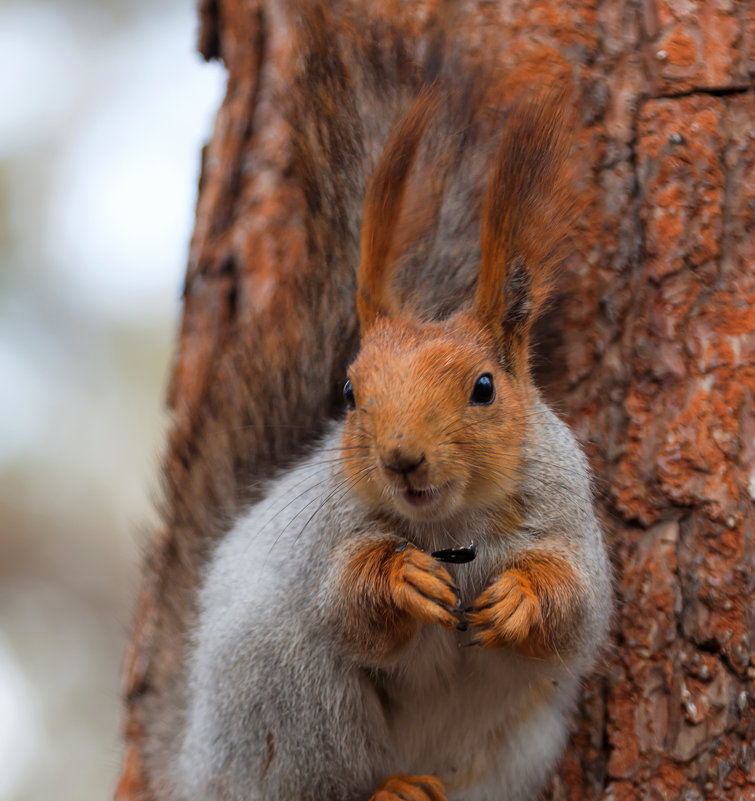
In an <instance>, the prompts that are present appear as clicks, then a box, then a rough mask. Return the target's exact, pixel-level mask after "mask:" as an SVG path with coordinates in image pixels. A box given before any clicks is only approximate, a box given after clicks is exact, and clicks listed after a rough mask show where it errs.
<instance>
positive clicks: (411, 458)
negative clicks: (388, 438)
mask: <svg viewBox="0 0 755 801" xmlns="http://www.w3.org/2000/svg"><path fill="white" fill-rule="evenodd" d="M381 461H382V462H383V467H384V468H385V469H386V470H390V471H391V472H392V473H400V474H401V475H404V476H408V475H409V473H411V472H413V471H414V470H416V469H417V468H418V467H419V466H420V465H421V464H422V463H423V462H424V461H425V454H424V453H421V454H420V455H419V456H417V455H416V454H410V453H402V452H401V451H400V450H399V449H398V448H394V449H393V450H392V451H391V452H390V453H389V454H387V456H383V457H382V459H381Z"/></svg>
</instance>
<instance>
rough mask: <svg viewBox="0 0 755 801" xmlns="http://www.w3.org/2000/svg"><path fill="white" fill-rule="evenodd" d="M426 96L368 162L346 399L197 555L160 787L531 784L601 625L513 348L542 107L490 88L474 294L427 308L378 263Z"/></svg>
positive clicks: (540, 174) (597, 557)
mask: <svg viewBox="0 0 755 801" xmlns="http://www.w3.org/2000/svg"><path fill="white" fill-rule="evenodd" d="M447 101H448V98H447V97H446V96H445V95H444V93H443V90H442V88H439V86H438V85H434V86H431V87H429V88H427V87H426V88H424V89H422V90H421V91H420V92H419V94H418V96H417V98H416V100H415V101H414V103H413V104H412V105H411V107H410V108H409V110H408V111H407V113H406V114H405V115H404V116H403V118H402V119H401V120H400V121H399V122H398V123H397V124H396V125H395V126H394V127H393V129H392V130H391V133H390V135H389V136H388V139H387V142H386V145H385V148H384V150H383V153H382V156H381V157H380V158H379V160H378V162H377V165H376V167H375V170H374V172H373V174H372V176H371V178H370V179H369V181H368V183H367V186H366V190H365V193H364V203H363V215H362V227H361V250H360V257H359V266H358V273H357V297H356V306H357V314H358V320H359V326H360V332H361V342H360V349H359V352H358V355H357V357H356V359H355V360H354V361H353V362H352V364H351V366H350V367H349V370H348V377H347V380H346V383H345V386H344V400H345V405H346V410H345V418H344V419H343V420H342V421H340V422H337V423H335V424H333V426H332V427H331V429H330V430H329V431H328V433H327V434H326V435H325V437H324V438H323V439H322V440H321V442H320V443H319V444H318V445H316V446H315V447H314V449H313V450H312V452H311V453H310V454H309V455H308V456H307V457H305V458H304V459H303V460H302V461H301V462H300V463H298V464H297V465H295V466H293V467H292V468H290V469H287V470H285V471H283V472H282V473H281V474H280V475H279V476H278V477H277V478H274V479H273V480H272V481H271V482H270V483H269V485H268V487H267V490H266V492H265V494H264V497H263V499H262V500H260V501H259V502H257V503H256V504H255V505H253V506H252V507H251V508H249V509H248V510H247V511H246V512H245V513H244V514H243V515H242V516H241V517H240V518H239V519H238V520H237V521H236V523H235V524H234V525H233V527H232V528H231V529H230V530H229V531H228V533H227V534H225V536H224V537H223V538H222V540H221V541H220V543H219V544H218V546H217V547H216V549H215V551H214V553H213V554H212V556H211V557H210V559H209V562H208V564H207V567H206V572H205V574H204V579H203V582H202V586H201V588H200V591H199V597H198V620H197V624H196V627H195V631H194V635H193V640H192V644H191V647H190V654H189V658H188V665H189V674H190V675H189V684H188V687H189V691H188V694H187V697H188V700H187V708H186V712H185V720H184V724H183V731H182V733H181V735H180V738H179V742H178V744H177V756H176V758H175V765H174V770H173V777H172V783H173V785H174V790H173V796H172V797H173V798H174V799H176V801H199V800H200V799H201V800H202V801H216V800H217V801H220V799H224V801H241V799H244V801H256V800H257V799H259V800H260V801H261V799H265V801H365V800H366V799H370V800H371V801H444V799H448V800H449V801H454V800H455V799H459V801H462V799H463V801H493V799H506V801H520V800H521V801H524V799H532V798H535V797H537V794H538V793H539V792H540V790H541V789H542V787H543V785H544V784H545V782H546V781H547V779H548V777H549V774H550V773H551V771H552V769H553V767H554V765H555V763H556V760H557V759H558V757H559V754H560V752H561V750H562V748H563V746H564V743H565V740H566V737H567V734H568V724H567V719H568V715H569V711H570V709H571V708H572V707H573V705H574V703H575V701H576V697H577V693H578V690H579V686H580V681H581V679H582V678H583V677H584V676H585V674H586V672H587V671H588V670H590V668H591V667H592V666H593V665H594V663H595V661H596V659H597V658H598V656H599V654H600V651H601V648H602V646H603V645H604V643H605V639H606V636H607V629H608V622H609V618H610V614H611V607H612V601H611V582H610V576H609V567H608V559H607V556H606V550H605V546H604V542H603V536H602V532H601V528H600V526H599V524H598V522H597V520H596V516H595V512H594V509H593V504H592V500H591V489H590V472H589V468H588V465H587V463H586V459H585V457H584V455H583V453H582V451H581V450H580V448H579V446H578V444H577V443H576V441H575V439H574V437H573V435H572V434H571V432H570V430H569V429H568V427H567V426H566V425H565V424H564V423H563V422H562V421H561V420H560V419H559V418H558V417H557V416H556V415H555V414H554V413H553V412H552V411H551V410H550V409H549V408H548V406H547V405H546V404H545V403H544V402H543V400H542V399H541V397H540V394H539V392H538V390H537V388H536V386H535V384H534V381H533V378H532V374H531V366H530V343H529V339H530V329H531V326H532V324H533V321H534V320H535V319H536V317H537V315H538V314H539V313H540V312H541V310H542V309H543V307H544V304H545V303H546V301H547V298H548V294H549V288H550V285H551V282H552V276H553V270H554V267H555V264H556V262H557V261H558V258H559V257H558V253H559V246H560V240H561V238H562V236H563V233H564V230H565V228H566V226H568V207H569V200H568V195H569V193H568V191H567V187H566V183H567V177H566V168H565V164H566V160H567V154H568V149H569V146H568V137H567V136H566V134H565V133H564V127H565V126H564V124H563V120H562V114H561V111H560V108H559V104H558V103H557V102H554V101H549V100H547V99H545V100H544V99H542V98H541V99H535V100H531V101H529V102H520V103H517V104H514V105H513V106H512V107H511V108H510V109H509V110H508V113H507V114H506V117H505V120H504V123H503V126H502V127H503V130H502V132H501V133H500V136H499V139H498V142H497V146H496V149H495V152H494V155H493V157H492V160H491V164H490V168H489V172H488V177H487V188H486V190H485V191H484V196H483V199H482V201H481V210H480V212H479V220H480V235H479V259H480V269H479V275H478V276H477V283H476V289H475V291H474V296H473V300H472V301H471V303H470V304H468V305H467V306H462V307H461V308H459V309H458V310H457V311H454V312H453V313H450V314H448V315H447V316H445V317H443V318H440V319H438V318H437V317H436V318H431V317H430V316H429V315H428V314H427V313H425V311H424V310H423V309H422V308H421V305H422V304H421V302H420V301H418V300H416V299H415V300H412V298H410V297H405V296H401V294H400V293H399V292H398V291H397V290H396V288H395V282H396V275H397V271H398V270H399V269H400V264H401V259H402V254H403V253H404V252H405V251H406V249H407V247H408V246H409V245H410V244H411V242H412V241H414V240H416V238H417V237H421V236H422V235H423V232H425V231H426V230H427V227H428V224H430V223H431V221H432V219H433V218H434V217H435V216H437V213H438V209H439V208H440V207H441V205H442V203H443V188H442V186H441V187H440V188H438V187H437V186H436V187H435V188H434V189H428V192H427V194H426V195H424V196H423V193H422V187H423V186H428V187H432V185H433V181H432V176H428V175H420V176H419V178H418V176H417V164H418V163H420V161H421V159H420V155H421V154H422V148H423V143H424V142H426V141H427V139H428V137H431V136H432V132H433V129H434V121H435V120H436V119H437V116H438V114H439V113H441V110H442V108H443V107H444V105H446V104H447ZM451 146H452V145H451V144H449V147H451ZM435 150H438V148H437V147H436V148H435ZM436 190H437V191H436ZM407 269H408V268H407ZM425 277H426V276H425ZM471 543H473V544H474V545H473V546H471V545H470V544H471ZM464 546H469V547H467V548H465V547H464ZM455 556H457V557H459V561H460V562H462V563H458V564H454V563H453V561H448V560H449V559H450V560H453V559H454V557H455ZM443 560H446V561H443Z"/></svg>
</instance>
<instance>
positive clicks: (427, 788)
mask: <svg viewBox="0 0 755 801" xmlns="http://www.w3.org/2000/svg"><path fill="white" fill-rule="evenodd" d="M370 801H446V796H445V794H444V793H443V782H442V781H441V780H440V779H438V778H436V777H435V776H404V775H400V774H399V775H396V776H389V777H388V778H387V779H386V780H385V781H384V782H383V783H382V784H381V785H380V787H378V788H377V790H375V792H374V793H373V794H372V796H371V798H370Z"/></svg>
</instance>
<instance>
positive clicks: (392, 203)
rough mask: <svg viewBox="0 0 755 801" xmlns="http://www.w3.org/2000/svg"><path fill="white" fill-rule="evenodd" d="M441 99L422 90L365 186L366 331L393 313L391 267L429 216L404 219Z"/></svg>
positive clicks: (362, 304) (362, 287)
mask: <svg viewBox="0 0 755 801" xmlns="http://www.w3.org/2000/svg"><path fill="white" fill-rule="evenodd" d="M439 100H440V98H439V95H438V93H437V91H433V90H432V88H426V89H424V90H423V91H422V92H421V93H420V95H419V97H418V98H417V100H416V101H415V102H414V103H413V105H412V107H411V108H410V110H409V112H408V113H407V115H406V116H405V117H404V119H403V120H402V121H401V122H400V123H399V124H398V125H397V126H395V127H394V129H393V131H391V134H390V136H389V137H388V142H387V143H386V146H385V150H384V153H383V156H382V158H381V159H380V163H379V164H378V166H377V168H376V169H375V172H374V173H373V175H372V178H371V179H370V181H369V183H368V185H367V190H366V193H365V199H364V207H363V212H362V239H361V255H360V264H359V274H358V281H357V283H358V285H357V312H358V314H359V322H360V325H361V328H362V333H363V334H364V332H366V331H367V330H369V328H370V326H372V325H373V323H374V322H375V321H376V320H377V319H378V318H379V317H384V316H389V315H391V314H393V313H395V311H396V303H395V299H394V296H393V293H392V292H391V287H390V273H391V268H392V267H393V265H394V263H395V260H396V257H397V256H398V255H400V251H401V250H402V249H403V247H405V246H406V244H407V242H410V241H411V240H413V239H414V238H415V237H416V235H417V233H418V232H419V231H421V229H422V228H423V227H424V226H425V225H426V224H427V222H428V219H429V217H430V216H431V212H430V211H429V210H426V211H425V213H422V214H420V215H415V218H414V219H413V220H412V221H411V224H409V225H407V223H408V219H407V216H406V214H405V215H404V218H403V220H401V212H402V210H403V209H402V206H403V199H404V194H405V189H406V185H407V181H408V178H409V172H410V170H411V167H412V164H413V162H414V158H415V156H416V154H417V149H418V148H419V145H420V142H421V141H422V137H423V135H424V133H425V131H426V129H427V126H428V125H429V124H430V122H431V120H432V118H433V116H434V114H435V112H436V110H437V107H438V103H439ZM426 209H427V207H426ZM400 220H401V224H400Z"/></svg>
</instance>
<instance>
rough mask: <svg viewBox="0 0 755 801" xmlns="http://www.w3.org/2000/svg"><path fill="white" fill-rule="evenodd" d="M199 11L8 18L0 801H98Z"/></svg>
mask: <svg viewBox="0 0 755 801" xmlns="http://www.w3.org/2000/svg"><path fill="white" fill-rule="evenodd" d="M196 27H197V21H196V10H195V6H194V2H193V0H0V410H1V411H2V415H0V801H22V800H24V801H25V800H26V799H40V801H41V800H42V799H44V801H50V799H56V801H69V799H70V801H73V800H74V799H76V801H90V799H91V800H92V801H94V799H107V798H109V797H110V796H111V795H112V791H113V788H114V784H115V781H116V775H117V772H118V769H119V765H120V757H121V752H120V742H119V723H120V702H119V672H120V662H121V657H122V653H123V649H124V646H125V641H126V635H127V632H128V627H129V622H130V616H131V612H132V605H133V603H134V600H135V597H136V591H137V588H138V580H139V560H140V556H141V552H142V550H143V548H144V546H145V544H146V541H147V537H148V532H149V527H150V523H151V521H152V519H153V514H154V513H153V511H152V506H153V500H154V493H155V492H156V488H157V469H158V465H159V457H160V450H161V447H162V435H163V432H164V429H165V426H166V420H165V418H164V416H163V415H164V412H163V398H164V392H165V384H166V378H167V369H168V364H169V360H170V356H171V348H172V342H173V338H174V333H175V330H176V326H177V323H178V313H179V296H180V288H181V282H182V278H183V272H184V267H185V261H186V255H187V251H188V242H189V237H190V235H191V227H192V221H193V211H194V203H195V200H196V186H197V178H198V172H199V159H200V148H201V146H202V144H203V143H204V142H205V141H206V140H207V139H208V138H209V137H210V135H211V132H212V122H213V117H214V112H215V110H216V109H217V107H218V105H219V103H220V101H221V98H222V94H223V90H224V83H225V75H224V72H223V70H222V68H221V67H220V66H219V65H217V64H212V65H207V64H204V63H203V62H202V60H201V59H200V57H199V56H198V55H197V54H196V52H195V47H194V42H195V36H196Z"/></svg>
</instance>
